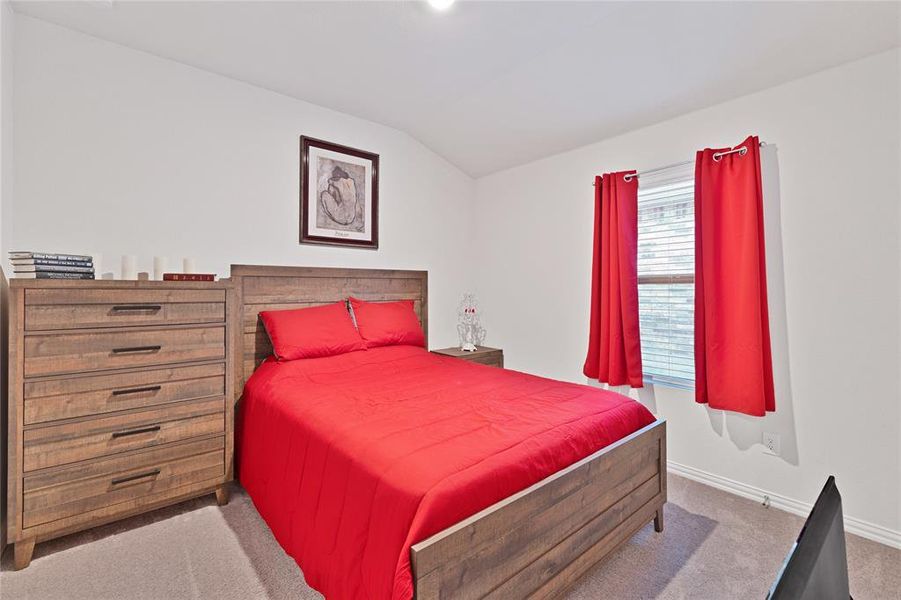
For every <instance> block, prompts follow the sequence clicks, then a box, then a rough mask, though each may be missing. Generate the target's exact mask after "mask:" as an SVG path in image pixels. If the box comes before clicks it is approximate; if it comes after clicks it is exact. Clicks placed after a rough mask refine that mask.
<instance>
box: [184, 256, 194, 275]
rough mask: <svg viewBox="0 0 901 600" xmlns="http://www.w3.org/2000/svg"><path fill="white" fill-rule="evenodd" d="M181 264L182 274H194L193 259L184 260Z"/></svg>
mask: <svg viewBox="0 0 901 600" xmlns="http://www.w3.org/2000/svg"><path fill="white" fill-rule="evenodd" d="M181 264H182V268H181V270H182V272H183V273H193V272H194V259H193V258H186V259H184V260H182V263H181Z"/></svg>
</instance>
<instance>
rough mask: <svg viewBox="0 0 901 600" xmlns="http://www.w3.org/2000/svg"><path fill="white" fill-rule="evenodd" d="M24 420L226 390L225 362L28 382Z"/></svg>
mask: <svg viewBox="0 0 901 600" xmlns="http://www.w3.org/2000/svg"><path fill="white" fill-rule="evenodd" d="M24 391H25V395H24V396H25V400H24V404H25V415H24V416H25V425H32V424H34V423H46V422H49V421H56V420H59V419H70V418H73V417H83V416H88V415H96V414H102V413H109V412H114V411H119V410H128V409H132V408H143V407H147V406H154V405H159V404H169V403H172V402H180V401H184V400H194V399H197V398H207V397H211V396H222V395H224V394H225V363H221V362H220V363H215V364H210V365H197V366H191V367H171V368H168V369H153V370H149V371H133V372H129V373H120V374H116V375H92V376H90V377H67V378H65V379H44V380H40V381H27V382H26V383H25V390H24Z"/></svg>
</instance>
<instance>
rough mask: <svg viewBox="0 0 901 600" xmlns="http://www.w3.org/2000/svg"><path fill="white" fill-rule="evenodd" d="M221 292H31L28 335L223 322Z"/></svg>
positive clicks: (27, 306) (27, 302)
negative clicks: (31, 333)
mask: <svg viewBox="0 0 901 600" xmlns="http://www.w3.org/2000/svg"><path fill="white" fill-rule="evenodd" d="M223 321H225V292H224V291H223V290H142V291H141V292H139V293H136V292H133V291H126V290H53V289H48V290H27V292H26V294H25V330H26V331H44V330H51V329H83V328H87V327H126V326H137V325H178V324H191V323H222V322H223Z"/></svg>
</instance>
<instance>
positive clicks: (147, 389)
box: [113, 385, 163, 396]
mask: <svg viewBox="0 0 901 600" xmlns="http://www.w3.org/2000/svg"><path fill="white" fill-rule="evenodd" d="M161 389H163V386H161V385H148V386H147V387H136V388H129V389H127V390H113V396H124V395H125V394H140V393H141V392H158V391H160V390H161Z"/></svg>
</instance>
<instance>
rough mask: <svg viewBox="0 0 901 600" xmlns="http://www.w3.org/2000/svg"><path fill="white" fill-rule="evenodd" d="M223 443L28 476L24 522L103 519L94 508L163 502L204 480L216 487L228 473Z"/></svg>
mask: <svg viewBox="0 0 901 600" xmlns="http://www.w3.org/2000/svg"><path fill="white" fill-rule="evenodd" d="M223 448H224V440H223V438H222V437H218V438H213V439H208V440H202V441H198V442H193V443H190V444H175V445H172V446H166V447H164V448H159V449H154V450H149V451H146V452H140V453H133V454H131V455H129V456H122V457H114V458H110V459H105V460H100V461H94V462H93V463H90V464H88V465H85V466H82V465H78V466H76V467H70V468H67V469H60V470H56V471H55V472H53V473H49V474H39V475H29V476H26V477H25V480H24V506H23V521H24V522H23V526H24V527H34V526H37V525H40V524H42V523H49V522H51V521H60V520H61V519H67V518H73V517H76V518H80V519H85V520H86V519H90V518H97V517H98V516H99V515H96V514H92V512H91V511H96V510H98V509H102V508H104V507H113V506H116V505H120V506H121V512H126V511H128V510H131V509H133V508H134V505H135V503H139V502H141V500H142V499H145V500H148V501H150V500H152V501H154V502H157V501H161V500H164V499H165V498H166V497H167V496H169V495H171V496H176V495H178V494H180V493H182V490H184V489H185V488H186V487H188V486H192V485H193V486H195V487H196V486H197V484H198V483H200V484H203V482H209V483H208V485H210V486H212V485H214V484H215V482H216V480H217V479H218V480H220V481H221V479H222V477H223V475H224V472H225V459H224V457H225V455H224V452H223ZM106 513H107V516H108V515H114V514H116V510H115V509H113V510H111V511H106Z"/></svg>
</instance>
